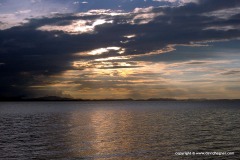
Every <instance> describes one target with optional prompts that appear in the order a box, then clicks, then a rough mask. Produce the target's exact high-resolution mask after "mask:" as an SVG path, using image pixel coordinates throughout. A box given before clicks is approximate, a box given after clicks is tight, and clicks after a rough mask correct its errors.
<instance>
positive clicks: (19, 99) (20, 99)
mask: <svg viewBox="0 0 240 160" xmlns="http://www.w3.org/2000/svg"><path fill="white" fill-rule="evenodd" d="M45 101H46V102H50V101H52V102H54V101H55V102H88V101H163V102H164V101H179V102H183V101H188V102H203V101H240V99H174V98H150V99H131V98H130V99H73V98H62V97H55V96H50V97H39V98H24V97H4V98H0V102H45Z"/></svg>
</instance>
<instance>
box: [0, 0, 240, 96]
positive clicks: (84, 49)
mask: <svg viewBox="0 0 240 160" xmlns="http://www.w3.org/2000/svg"><path fill="white" fill-rule="evenodd" d="M15 96H22V97H27V98H34V97H44V96H59V97H69V98H81V99H106V98H110V99H125V98H132V99H148V98H176V99H193V98H194V99H196V98H197V99H198V98H208V99H239V98H240V1H239V0H99V1H97V0H68V1H65V0H21V1H19V0H0V97H15Z"/></svg>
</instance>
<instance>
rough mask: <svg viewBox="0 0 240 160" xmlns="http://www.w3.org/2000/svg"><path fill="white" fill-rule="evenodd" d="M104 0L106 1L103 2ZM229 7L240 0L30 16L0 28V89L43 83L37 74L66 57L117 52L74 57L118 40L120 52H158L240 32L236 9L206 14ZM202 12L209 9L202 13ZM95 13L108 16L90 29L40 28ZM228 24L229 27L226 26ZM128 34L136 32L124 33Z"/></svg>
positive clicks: (56, 68) (65, 63)
mask: <svg viewBox="0 0 240 160" xmlns="http://www.w3.org/2000/svg"><path fill="white" fill-rule="evenodd" d="M88 2H89V3H91V1H88ZM105 2H107V1H104V2H103V4H105ZM111 3H112V4H111ZM111 3H110V4H111V5H114V6H115V3H113V2H112V1H111ZM154 3H155V2H154ZM141 6H142V5H141ZM233 7H235V8H236V7H240V1H239V0H230V1H229V0H201V1H199V3H189V4H186V5H184V6H180V7H156V8H148V9H138V10H135V11H133V12H129V13H128V14H122V15H117V16H110V15H108V14H100V13H97V12H96V13H92V14H91V15H86V14H85V15H84V14H83V15H75V14H58V15H56V16H55V17H45V18H39V19H30V20H29V23H26V24H24V25H22V26H18V27H12V28H10V29H5V30H0V63H3V64H4V65H0V73H1V79H0V82H1V84H0V88H1V94H4V93H8V92H9V93H13V92H14V93H15V94H18V93H20V92H21V94H22V93H24V92H23V90H24V88H26V87H27V86H29V85H31V84H32V83H34V84H37V83H43V82H42V81H41V82H40V81H38V80H37V77H39V76H41V75H43V76H48V75H54V74H59V73H61V72H63V71H66V70H68V69H72V66H71V63H72V61H74V60H84V59H89V60H92V59H94V58H104V57H108V56H109V55H111V56H113V55H115V56H116V53H109V54H102V55H98V56H88V57H86V56H85V57H84V56H78V57H76V56H74V55H73V54H74V53H81V52H86V51H91V50H94V49H97V48H106V47H110V46H117V47H121V48H124V49H125V53H124V56H128V55H130V56H131V55H137V56H139V55H144V54H146V53H150V52H157V51H158V50H162V49H164V48H166V47H168V46H169V45H175V46H177V45H183V44H188V45H189V44H191V45H193V46H194V45H196V43H197V42H198V43H199V42H201V43H203V42H204V43H206V42H207V41H218V40H228V39H236V38H239V37H240V30H239V29H238V28H237V26H239V25H240V19H239V13H235V14H234V15H231V16H230V17H228V18H227V19H221V18H218V17H216V16H211V12H214V11H217V10H226V9H229V8H233ZM93 8H94V7H93ZM98 8H104V7H98ZM111 8H114V7H111ZM130 8H131V7H130ZM207 13H209V15H204V14H207ZM99 18H101V19H106V20H112V21H113V22H112V23H106V24H102V25H98V26H95V28H94V33H81V34H69V33H66V32H64V31H61V30H57V29H56V30H55V31H44V30H40V29H39V28H41V27H42V26H46V25H48V26H59V27H60V26H67V25H71V24H72V22H73V21H74V20H91V21H94V20H96V19H99ZM89 23H93V22H89ZM90 25H92V24H90ZM228 26H231V27H232V28H231V27H230V29H229V28H228ZM211 27H212V28H211ZM213 27H215V28H213ZM133 34H134V35H136V37H133V38H126V37H124V36H126V35H133ZM121 56H122V55H121ZM169 56H173V57H174V56H175V55H173V54H170V55H169ZM204 56H206V55H204ZM207 56H209V57H211V55H207ZM186 57H187V55H186ZM199 58H201V56H200V55H199ZM179 59H184V57H179ZM166 60H167V59H166ZM118 67H120V68H124V67H123V66H114V67H112V68H118ZM132 67H139V66H132ZM103 68H104V67H103ZM105 69H110V68H109V67H107V68H105ZM16 86H21V87H20V88H18V87H16Z"/></svg>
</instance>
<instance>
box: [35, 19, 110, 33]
mask: <svg viewBox="0 0 240 160" xmlns="http://www.w3.org/2000/svg"><path fill="white" fill-rule="evenodd" d="M105 23H112V21H106V20H105V19H97V20H95V21H91V20H75V21H73V22H72V24H70V25H65V26H54V25H45V26H41V27H39V28H38V30H42V31H49V32H50V31H63V32H66V33H69V34H82V33H93V32H94V29H95V27H96V26H98V25H103V24H105ZM89 24H90V25H89Z"/></svg>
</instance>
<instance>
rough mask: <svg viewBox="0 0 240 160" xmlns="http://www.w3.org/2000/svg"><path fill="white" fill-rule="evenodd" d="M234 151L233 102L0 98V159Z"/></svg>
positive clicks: (168, 158)
mask: <svg viewBox="0 0 240 160" xmlns="http://www.w3.org/2000/svg"><path fill="white" fill-rule="evenodd" d="M239 151H240V104H239V102H220V101H219V102H217V101H216V102H174V101H172V102H171V101H169V102H159V101H112V102H111V101H101V102H1V103H0V159H1V160H5V159H6V160H11V159H12V160H14V159H16V160H25V159H26V160H29V159H43V160H45V159H46V160H50V159H66V160H67V159H73V160H78V159H98V160H101V159H106V160H110V159H123V160H125V159H126V160H135V159H147V160H155V159H160V160H179V159H184V160H185V159H187V160H188V159H189V160H190V159H191V160H194V159H199V160H200V159H201V160H202V159H217V160H220V159H227V160H229V159H230V160H231V159H234V160H235V159H236V160H237V159H240V154H239ZM188 152H191V154H190V155H186V154H188ZM194 152H195V155H193V154H194ZM206 152H211V153H206ZM222 152H226V153H222ZM233 152H234V154H233ZM181 154H184V155H181ZM200 154H202V155H200ZM206 154H213V155H206ZM217 154H222V155H217ZM224 154H225V155H224Z"/></svg>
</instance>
